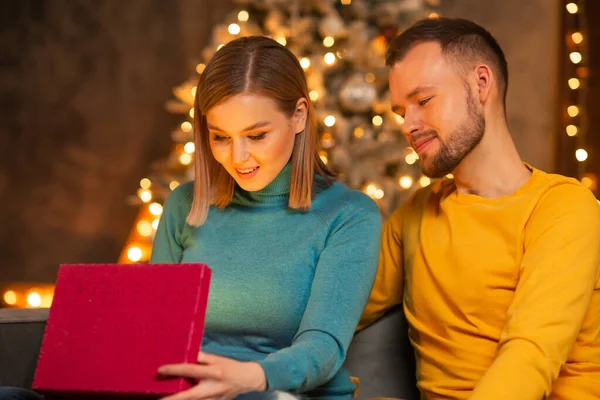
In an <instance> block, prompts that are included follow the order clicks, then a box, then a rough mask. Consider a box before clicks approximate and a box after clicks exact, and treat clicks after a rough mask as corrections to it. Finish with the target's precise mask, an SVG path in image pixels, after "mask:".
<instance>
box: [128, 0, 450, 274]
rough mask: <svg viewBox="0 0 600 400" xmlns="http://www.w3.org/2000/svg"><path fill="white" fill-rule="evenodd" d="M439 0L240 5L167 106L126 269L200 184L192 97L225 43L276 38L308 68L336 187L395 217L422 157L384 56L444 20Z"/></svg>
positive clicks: (418, 182)
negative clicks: (171, 116)
mask: <svg viewBox="0 0 600 400" xmlns="http://www.w3.org/2000/svg"><path fill="white" fill-rule="evenodd" d="M439 2H440V0H377V1H374V0H303V1H300V0H245V1H244V0H240V1H237V2H236V9H235V10H234V11H232V12H231V13H230V15H228V16H227V17H226V19H225V21H223V23H221V24H220V25H217V26H216V27H215V28H214V30H213V31H212V37H211V42H210V43H209V44H208V45H207V46H206V47H205V48H204V50H203V51H202V60H201V61H202V62H201V63H199V64H198V65H197V67H196V71H194V72H193V76H192V77H191V78H190V79H189V80H188V81H186V82H184V83H183V84H181V85H180V86H178V87H176V88H174V90H173V95H174V98H173V99H171V100H169V101H168V102H167V105H166V107H167V109H168V110H169V111H170V112H173V113H180V114H182V122H181V125H180V126H178V127H177V129H175V130H174V131H173V132H172V139H173V149H172V151H171V153H170V155H169V156H168V157H167V159H164V160H160V161H158V162H157V163H156V164H155V165H154V166H153V168H152V171H151V173H150V174H149V176H148V177H147V178H144V179H142V180H141V181H140V188H139V190H138V193H137V196H134V198H133V199H132V200H133V202H134V203H135V204H139V205H140V213H139V216H138V219H137V220H136V222H135V226H134V228H133V229H132V232H131V234H130V237H129V238H128V241H127V244H126V246H125V248H124V250H123V253H122V255H121V257H120V260H119V262H121V263H129V262H145V261H147V260H148V258H149V256H150V252H151V246H152V239H153V235H154V232H155V230H156V227H157V225H158V218H159V217H160V214H161V212H162V205H161V204H163V203H164V201H165V199H166V198H167V196H168V195H169V193H170V191H171V190H173V189H174V188H175V187H177V186H178V185H179V184H180V183H181V182H185V181H188V180H192V179H193V178H194V177H193V168H192V162H193V154H194V150H195V149H194V144H193V138H192V120H193V117H194V115H193V109H192V106H193V99H194V95H195V90H196V84H197V82H198V76H199V74H201V73H202V71H203V70H204V66H205V63H206V62H208V60H209V59H210V58H211V57H212V56H213V54H214V53H215V52H217V51H218V50H219V48H220V47H221V46H223V45H224V44H225V43H227V42H229V41H231V40H233V39H236V38H238V37H242V36H252V35H264V36H269V37H271V38H273V39H275V40H277V41H278V42H279V43H281V44H282V45H284V46H287V47H288V48H289V49H290V50H291V51H292V52H293V53H294V54H295V55H296V56H297V57H298V59H299V60H300V64H301V65H302V68H303V69H304V71H305V73H306V76H307V80H308V87H309V90H310V100H311V101H312V102H313V104H314V105H315V111H316V117H317V121H318V122H319V133H320V144H321V147H322V149H321V151H320V155H321V158H322V159H323V161H324V162H326V163H327V164H328V165H329V166H330V167H331V168H332V169H333V170H334V171H336V172H337V173H338V180H339V181H340V182H342V183H344V184H346V185H348V186H350V187H352V188H354V189H358V190H362V191H364V192H365V193H366V194H368V195H369V196H371V197H372V198H373V199H374V200H375V201H376V202H377V204H378V205H379V207H380V209H381V211H382V214H383V215H384V217H386V216H388V215H389V214H390V213H391V212H392V211H393V210H394V209H395V208H396V207H397V206H398V205H399V204H400V203H401V202H402V201H404V200H405V199H406V198H407V196H409V195H410V193H412V192H413V191H414V190H416V189H417V188H418V187H421V186H426V185H428V184H429V183H430V180H429V178H427V177H425V176H422V175H421V171H420V167H419V166H418V157H417V155H416V153H415V152H414V151H413V150H412V148H410V147H408V146H407V143H406V141H405V139H404V137H403V136H402V134H401V132H400V128H401V126H402V123H403V120H402V118H401V117H399V116H397V115H395V114H394V113H392V111H391V106H390V99H389V91H388V80H387V75H388V70H387V68H386V66H385V52H386V49H387V45H388V43H389V41H390V40H391V39H392V38H394V37H395V36H396V35H397V34H398V33H400V32H401V31H402V30H403V29H405V28H406V27H408V26H409V25H411V24H412V23H414V22H415V21H417V20H419V19H422V18H427V17H429V18H436V17H437V13H436V12H435V11H436V9H437V7H439Z"/></svg>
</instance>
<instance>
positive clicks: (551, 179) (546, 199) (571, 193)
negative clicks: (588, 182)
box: [531, 169, 598, 207]
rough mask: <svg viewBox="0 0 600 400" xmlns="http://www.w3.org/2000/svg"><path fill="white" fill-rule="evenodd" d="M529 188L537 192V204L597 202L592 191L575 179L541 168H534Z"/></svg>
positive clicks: (583, 204) (575, 204) (583, 203)
mask: <svg viewBox="0 0 600 400" xmlns="http://www.w3.org/2000/svg"><path fill="white" fill-rule="evenodd" d="M531 190H532V191H533V192H536V193H537V194H538V196H536V197H537V198H538V201H537V203H538V204H540V203H541V204H556V205H562V206H564V207H573V206H578V205H581V206H586V205H587V206H591V205H593V206H596V205H597V204H598V201H597V200H596V198H595V197H594V195H593V194H592V192H591V191H590V190H589V189H588V188H587V187H585V186H584V185H583V184H582V183H581V182H580V181H578V180H577V179H575V178H571V177H568V176H564V175H560V174H555V173H547V172H544V171H542V170H535V169H534V182H533V185H531Z"/></svg>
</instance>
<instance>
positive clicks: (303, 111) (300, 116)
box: [292, 97, 308, 134]
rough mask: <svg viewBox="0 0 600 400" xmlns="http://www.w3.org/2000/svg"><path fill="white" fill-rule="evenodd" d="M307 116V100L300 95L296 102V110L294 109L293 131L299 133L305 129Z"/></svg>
mask: <svg viewBox="0 0 600 400" xmlns="http://www.w3.org/2000/svg"><path fill="white" fill-rule="evenodd" d="M307 118H308V101H307V100H306V99H305V98H304V97H301V98H300V99H299V100H298V102H297V103H296V110H295V111H294V118H293V122H292V123H293V126H294V133H295V134H299V133H302V132H304V129H306V120H307Z"/></svg>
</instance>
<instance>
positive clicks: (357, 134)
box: [353, 126, 365, 139]
mask: <svg viewBox="0 0 600 400" xmlns="http://www.w3.org/2000/svg"><path fill="white" fill-rule="evenodd" d="M353 135H354V137H355V138H357V139H360V138H362V137H363V136H365V130H364V129H363V128H361V127H360V126H357V127H356V128H354V132H353Z"/></svg>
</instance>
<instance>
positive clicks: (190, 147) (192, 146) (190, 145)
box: [183, 142, 196, 154]
mask: <svg viewBox="0 0 600 400" xmlns="http://www.w3.org/2000/svg"><path fill="white" fill-rule="evenodd" d="M183 151H185V152H186V153H188V154H192V153H193V152H194V151H196V145H195V144H194V142H187V143H186V144H185V146H183Z"/></svg>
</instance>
